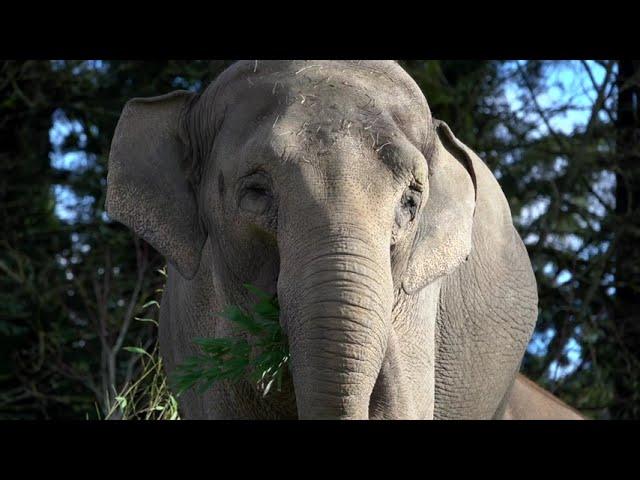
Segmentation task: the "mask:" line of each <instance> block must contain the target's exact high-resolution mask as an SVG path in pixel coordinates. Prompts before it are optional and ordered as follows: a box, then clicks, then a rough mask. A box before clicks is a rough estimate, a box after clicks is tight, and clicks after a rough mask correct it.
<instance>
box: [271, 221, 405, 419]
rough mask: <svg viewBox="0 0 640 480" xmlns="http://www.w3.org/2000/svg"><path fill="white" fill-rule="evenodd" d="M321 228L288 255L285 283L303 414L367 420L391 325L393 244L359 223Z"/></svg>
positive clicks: (283, 301)
mask: <svg viewBox="0 0 640 480" xmlns="http://www.w3.org/2000/svg"><path fill="white" fill-rule="evenodd" d="M314 230H316V231H318V229H317V227H316V229H314ZM320 230H324V233H323V236H322V238H321V239H318V238H317V237H316V238H315V239H311V238H307V239H306V241H302V242H296V243H297V244H298V245H303V246H302V247H301V248H298V249H295V248H294V249H287V252H288V255H286V256H281V266H280V277H279V281H278V296H279V299H280V305H281V312H282V318H283V320H282V322H283V327H284V329H285V331H286V333H287V336H288V339H289V348H290V353H291V372H292V376H293V382H294V387H295V394H296V403H297V406H298V416H299V418H300V419H367V418H368V417H369V400H370V397H371V393H372V390H373V388H374V385H375V383H376V379H377V377H378V374H379V372H380V369H381V366H382V361H383V358H384V354H385V351H386V349H387V342H388V337H389V329H390V326H391V309H392V304H393V302H392V298H393V294H392V280H391V269H390V259H389V246H388V243H385V241H384V240H378V239H381V238H382V239H384V235H380V236H378V239H376V238H375V237H376V236H372V235H370V234H366V233H365V234H363V235H362V236H361V238H359V237H358V236H357V235H356V234H355V233H354V231H355V232H357V231H358V229H357V228H354V227H353V225H349V227H344V228H335V226H333V227H330V228H326V229H320ZM363 231H364V230H363Z"/></svg>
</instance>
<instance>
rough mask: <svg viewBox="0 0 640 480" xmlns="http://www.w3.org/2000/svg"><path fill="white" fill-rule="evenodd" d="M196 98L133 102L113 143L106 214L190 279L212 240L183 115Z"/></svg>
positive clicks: (185, 94)
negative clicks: (193, 178)
mask: <svg viewBox="0 0 640 480" xmlns="http://www.w3.org/2000/svg"><path fill="white" fill-rule="evenodd" d="M194 95H195V94H193V93H190V92H187V91H176V92H173V93H169V94H167V95H162V96H159V97H152V98H139V99H133V100H130V101H129V102H128V103H127V104H126V106H125V107H124V110H123V111H122V115H121V116H120V120H119V121H118V125H117V126H116V130H115V133H114V137H113V141H112V143H111V152H110V154H109V173H108V176H107V200H106V210H107V213H108V214H109V216H110V217H111V218H113V219H115V220H118V221H119V222H122V223H123V224H125V225H127V226H128V227H129V228H131V229H132V230H133V231H134V232H136V233H137V234H138V235H140V236H141V237H142V238H143V239H144V240H146V241H147V242H149V243H150V244H151V245H153V247H154V248H156V249H157V250H158V251H159V252H160V253H161V254H162V255H164V256H165V257H166V258H167V260H169V261H170V262H171V263H172V264H173V265H174V266H175V267H176V268H177V269H178V271H179V272H180V273H181V274H182V275H183V276H185V277H186V278H192V277H193V276H194V275H195V273H196V272H197V270H198V266H199V264H200V254H201V252H202V247H203V245H204V242H205V240H206V235H205V233H204V232H203V230H202V227H201V225H200V221H199V215H198V208H197V202H196V198H195V195H194V192H193V188H192V186H191V185H190V183H189V182H188V181H187V177H186V175H185V171H184V166H185V165H187V164H188V163H189V161H190V159H189V158H188V156H189V151H190V149H189V148H188V140H186V139H185V137H184V136H183V135H181V128H180V122H181V116H182V115H183V113H184V112H185V110H186V108H187V106H188V104H189V102H190V101H191V100H192V98H193V97H194Z"/></svg>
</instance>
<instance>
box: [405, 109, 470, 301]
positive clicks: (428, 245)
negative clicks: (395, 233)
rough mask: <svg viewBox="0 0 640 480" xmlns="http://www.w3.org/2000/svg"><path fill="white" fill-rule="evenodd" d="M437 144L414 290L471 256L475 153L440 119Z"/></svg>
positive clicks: (416, 248) (412, 263)
mask: <svg viewBox="0 0 640 480" xmlns="http://www.w3.org/2000/svg"><path fill="white" fill-rule="evenodd" d="M434 127H435V132H436V137H435V148H434V149H433V153H432V154H431V158H428V159H427V161H428V163H429V197H428V199H427V204H426V205H425V206H424V208H423V209H422V214H421V218H420V220H419V221H420V224H419V226H418V232H417V234H416V237H415V241H414V244H413V250H412V252H411V256H410V258H409V262H408V264H407V268H406V271H405V275H404V277H403V281H402V287H403V289H404V291H405V292H406V293H408V294H413V293H415V292H417V291H419V290H421V289H422V288H424V287H425V286H427V285H429V284H430V283H432V282H433V281H434V280H437V279H438V278H440V277H442V276H444V275H447V274H449V273H451V272H452V271H453V270H455V269H456V268H457V267H458V266H459V265H460V264H461V263H462V262H464V261H465V260H466V258H467V257H468V256H469V254H470V252H471V248H472V228H473V218H474V212H475V205H476V177H475V171H474V168H473V156H475V153H473V152H472V151H471V150H470V149H469V148H468V147H467V146H466V145H464V144H463V143H462V142H461V141H460V140H458V139H457V138H456V137H455V135H454V134H453V133H452V132H451V130H450V129H449V126H448V125H447V124H446V123H444V122H442V121H440V120H435V119H434Z"/></svg>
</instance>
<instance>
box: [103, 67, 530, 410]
mask: <svg viewBox="0 0 640 480" xmlns="http://www.w3.org/2000/svg"><path fill="white" fill-rule="evenodd" d="M107 209H108V212H109V215H110V216H111V217H112V218H114V219H117V220H119V221H121V222H123V223H124V224H126V225H128V226H129V227H131V228H132V229H133V230H134V231H135V232H136V233H138V234H139V235H140V236H141V237H142V238H144V239H145V240H147V241H148V242H149V243H151V244H152V245H153V246H154V247H155V248H157V249H158V250H159V251H160V252H161V253H162V254H163V255H164V256H165V257H166V258H167V259H168V261H169V278H168V284H167V286H166V289H165V294H164V297H163V299H162V309H161V319H160V349H161V354H162V356H163V358H164V361H165V362H166V363H165V364H166V367H167V371H168V372H169V374H171V372H172V371H173V370H174V367H175V366H176V364H178V363H179V362H182V361H183V360H185V358H186V357H188V356H190V355H193V354H194V353H196V350H195V348H194V346H193V344H192V339H194V338H196V337H224V336H231V335H234V334H235V333H234V332H233V330H232V328H231V325H230V324H229V323H228V322H227V321H226V320H222V319H219V318H216V317H215V316H214V312H217V311H220V310H221V309H222V308H223V307H224V306H226V305H230V304H240V305H248V304H251V303H254V300H255V298H252V297H251V295H250V294H248V292H247V291H246V290H245V289H244V288H243V287H242V284H243V283H251V284H254V285H256V286H258V287H260V288H262V289H264V290H267V291H270V292H273V293H277V295H278V299H279V302H280V305H281V323H282V326H283V328H284V331H285V333H286V334H287V336H288V339H289V345H290V352H291V377H290V378H288V381H287V382H286V385H285V388H284V390H283V391H282V392H280V393H277V392H276V393H274V394H269V396H267V398H266V399H262V398H261V395H260V392H259V391H258V390H257V388H256V387H255V386H254V385H252V384H250V383H242V384H239V385H229V384H221V385H219V386H217V387H215V388H214V389H212V390H211V391H209V392H207V393H206V394H205V395H202V396H198V395H196V394H194V393H187V394H185V395H184V396H183V397H182V399H181V402H180V404H181V410H182V414H183V416H184V417H186V418H235V419H244V418H268V419H271V418H300V419H367V418H372V419H432V418H436V419H452V418H455V419H489V418H502V417H508V418H514V417H517V413H513V412H517V411H518V410H517V408H515V407H514V408H510V409H509V408H508V405H509V399H510V395H509V393H510V391H511V387H512V385H513V384H514V379H515V378H516V374H517V371H518V368H519V365H520V361H521V359H522V356H523V353H524V350H525V347H526V345H527V342H528V340H529V338H530V336H531V334H532V331H533V327H534V324H535V320H536V314H537V294H536V283H535V279H534V276H533V273H532V269H531V264H530V262H529V259H528V257H527V252H526V250H525V248H524V246H523V243H522V241H521V239H520V237H519V236H518V234H517V233H516V231H515V229H514V227H513V224H512V220H511V214H510V210H509V206H508V204H507V202H506V199H505V197H504V195H503V193H502V191H501V189H500V187H499V185H498V183H497V182H496V180H495V178H494V177H493V175H492V174H491V172H490V171H489V169H488V168H487V167H486V166H485V164H484V163H483V162H482V161H481V160H480V158H478V156H477V155H475V154H474V153H473V152H472V151H471V150H470V149H469V148H468V147H466V146H465V145H463V144H462V143H461V142H460V141H459V140H457V139H456V137H455V136H454V135H453V133H452V132H451V131H450V129H449V127H448V126H447V125H446V124H444V123H443V122H440V121H437V120H435V119H433V118H432V116H431V112H430V110H429V106H428V105H427V101H426V99H425V98H424V96H423V94H422V93H421V91H420V89H419V88H418V87H417V85H416V84H415V83H414V81H413V80H412V79H411V78H410V77H409V75H407V73H406V72H405V71H404V70H403V69H402V68H401V67H400V66H399V65H397V64H396V63H394V62H390V61H257V62H256V61H246V62H239V63H236V64H234V65H233V66H231V67H230V68H229V69H228V70H226V71H225V72H224V73H223V74H222V75H220V77H219V78H218V79H217V80H216V81H215V82H214V83H213V84H211V85H210V86H209V87H208V88H207V89H206V90H205V91H204V93H202V94H201V95H196V94H192V93H189V92H184V91H178V92H174V93H171V94H168V95H164V96H161V97H155V98H149V99H134V100H131V101H130V102H129V103H127V105H126V107H125V109H124V111H123V113H122V117H121V119H120V122H119V124H118V127H117V129H116V133H115V136H114V139H113V145H112V150H111V156H110V164H109V177H108V192H107ZM525 403H526V402H525ZM522 408H524V410H526V405H525V407H522ZM522 408H521V410H522ZM505 412H507V414H506V413H505ZM509 412H510V413H509Z"/></svg>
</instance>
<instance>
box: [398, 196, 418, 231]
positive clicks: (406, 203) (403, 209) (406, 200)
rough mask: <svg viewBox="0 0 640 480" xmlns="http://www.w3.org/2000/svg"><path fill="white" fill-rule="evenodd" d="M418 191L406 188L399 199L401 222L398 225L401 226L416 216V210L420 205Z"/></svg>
mask: <svg viewBox="0 0 640 480" xmlns="http://www.w3.org/2000/svg"><path fill="white" fill-rule="evenodd" d="M420 196H421V194H420V192H419V191H418V190H416V189H414V188H411V187H409V188H407V189H406V190H405V191H404V193H403V194H402V198H401V199H400V212H399V213H400V214H401V217H402V218H400V220H401V222H400V223H399V226H401V227H403V226H405V225H406V224H407V223H409V222H410V221H412V220H413V219H414V218H415V217H416V210H417V209H418V207H419V206H420Z"/></svg>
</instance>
